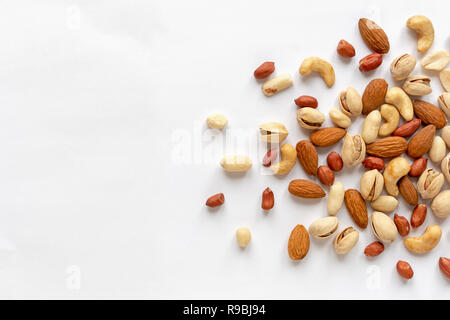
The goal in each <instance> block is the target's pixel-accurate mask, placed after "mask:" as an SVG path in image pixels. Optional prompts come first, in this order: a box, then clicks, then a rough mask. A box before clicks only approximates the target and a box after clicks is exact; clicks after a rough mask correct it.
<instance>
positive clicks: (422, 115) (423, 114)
mask: <svg viewBox="0 0 450 320" xmlns="http://www.w3.org/2000/svg"><path fill="white" fill-rule="evenodd" d="M413 107H414V113H415V115H416V116H417V117H418V118H419V119H421V120H422V122H423V123H424V124H433V125H434V126H435V127H436V130H439V129H442V128H443V127H445V125H446V124H447V117H446V116H445V113H444V112H443V111H442V110H441V109H440V108H438V107H436V106H435V105H434V104H431V103H429V102H426V101H422V100H414V101H413Z"/></svg>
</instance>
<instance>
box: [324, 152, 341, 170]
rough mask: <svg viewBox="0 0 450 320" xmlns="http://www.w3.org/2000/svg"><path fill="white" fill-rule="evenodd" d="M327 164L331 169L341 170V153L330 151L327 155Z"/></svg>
mask: <svg viewBox="0 0 450 320" xmlns="http://www.w3.org/2000/svg"><path fill="white" fill-rule="evenodd" d="M327 164H328V166H329V167H330V169H331V170H333V171H341V170H342V167H343V166H344V162H343V161H342V157H341V155H340V154H339V153H337V152H336V151H332V152H330V154H329V155H328V156H327Z"/></svg>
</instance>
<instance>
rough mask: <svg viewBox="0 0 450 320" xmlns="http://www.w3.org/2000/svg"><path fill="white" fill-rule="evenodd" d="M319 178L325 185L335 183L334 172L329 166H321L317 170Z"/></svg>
mask: <svg viewBox="0 0 450 320" xmlns="http://www.w3.org/2000/svg"><path fill="white" fill-rule="evenodd" d="M317 178H318V179H319V181H320V182H321V183H322V184H323V185H324V186H331V185H332V184H333V183H334V173H333V171H331V169H330V168H329V167H327V166H320V167H319V169H318V170H317Z"/></svg>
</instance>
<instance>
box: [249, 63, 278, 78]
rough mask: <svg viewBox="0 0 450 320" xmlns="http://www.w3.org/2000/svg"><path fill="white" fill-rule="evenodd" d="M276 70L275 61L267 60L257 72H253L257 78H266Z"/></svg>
mask: <svg viewBox="0 0 450 320" xmlns="http://www.w3.org/2000/svg"><path fill="white" fill-rule="evenodd" d="M274 71H275V63H274V62H271V61H266V62H264V63H263V64H261V65H260V66H259V67H258V68H257V69H256V70H255V72H253V75H254V76H255V78H256V79H264V78H267V77H268V76H270V75H271V74H272V72H274Z"/></svg>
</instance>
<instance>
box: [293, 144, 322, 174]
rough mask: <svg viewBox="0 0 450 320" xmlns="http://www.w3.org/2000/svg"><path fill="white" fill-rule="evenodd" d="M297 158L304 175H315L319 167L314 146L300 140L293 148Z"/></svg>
mask: <svg viewBox="0 0 450 320" xmlns="http://www.w3.org/2000/svg"><path fill="white" fill-rule="evenodd" d="M295 149H296V150H297V158H298V161H299V162H300V164H301V166H302V167H303V169H304V170H305V172H306V174H309V175H310V176H316V175H317V169H318V167H319V155H318V153H317V150H316V148H315V147H314V145H313V144H312V143H311V142H309V141H308V140H301V141H299V142H298V143H297V145H296V146H295Z"/></svg>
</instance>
